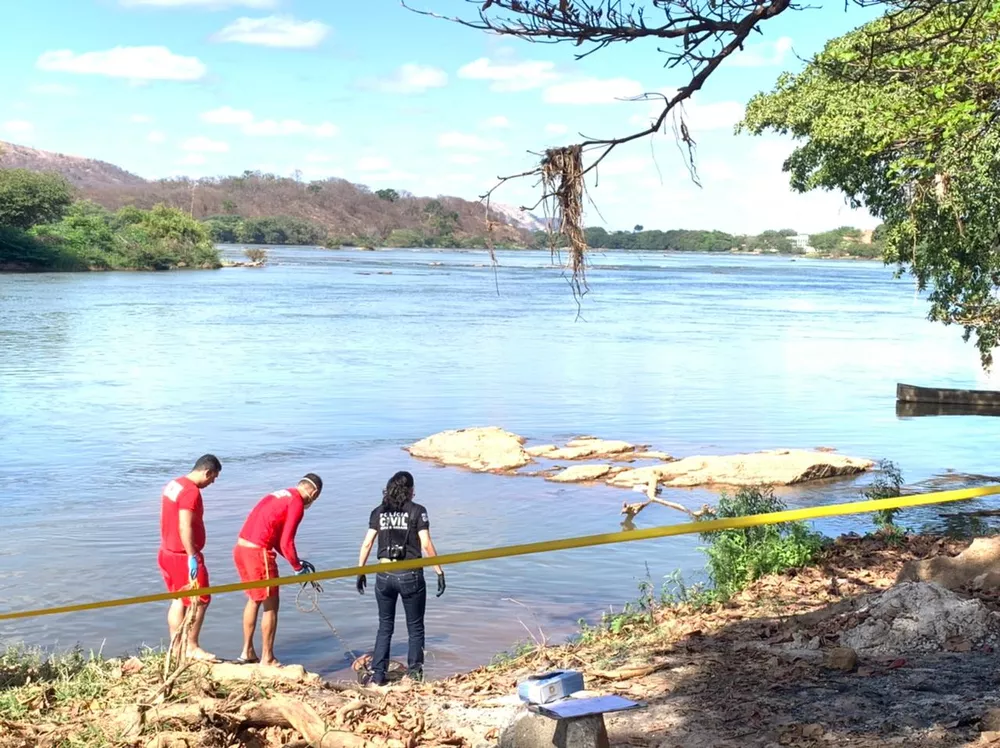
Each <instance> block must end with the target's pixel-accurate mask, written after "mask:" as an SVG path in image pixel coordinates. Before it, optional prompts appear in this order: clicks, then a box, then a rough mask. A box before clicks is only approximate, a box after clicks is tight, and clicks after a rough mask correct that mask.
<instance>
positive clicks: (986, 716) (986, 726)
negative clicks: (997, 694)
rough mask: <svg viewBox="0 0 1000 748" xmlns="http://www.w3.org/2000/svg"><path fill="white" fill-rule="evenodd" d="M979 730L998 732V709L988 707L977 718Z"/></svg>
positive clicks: (999, 717)
mask: <svg viewBox="0 0 1000 748" xmlns="http://www.w3.org/2000/svg"><path fill="white" fill-rule="evenodd" d="M979 730H980V731H981V732H1000V709H990V710H988V711H986V712H984V713H983V716H982V717H980V718H979Z"/></svg>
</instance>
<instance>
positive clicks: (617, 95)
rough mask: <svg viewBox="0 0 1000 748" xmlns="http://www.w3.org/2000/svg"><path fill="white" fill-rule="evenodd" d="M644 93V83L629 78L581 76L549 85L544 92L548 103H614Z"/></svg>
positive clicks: (543, 96)
mask: <svg viewBox="0 0 1000 748" xmlns="http://www.w3.org/2000/svg"><path fill="white" fill-rule="evenodd" d="M640 94H642V84H641V83H639V82H638V81H634V80H631V79H629V78H580V79H578V80H574V81H568V82H566V83H557V84H555V85H553V86H549V87H548V88H546V89H545V92H544V93H543V94H542V99H543V100H544V101H545V102H546V103H548V104H613V103H615V101H617V100H619V99H628V98H631V97H633V96H639V95H640Z"/></svg>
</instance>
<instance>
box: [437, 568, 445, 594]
mask: <svg viewBox="0 0 1000 748" xmlns="http://www.w3.org/2000/svg"><path fill="white" fill-rule="evenodd" d="M444 586H445V585H444V572H443V571H442V572H439V573H438V593H437V595H436V596H435V597H441V595H443V594H444Z"/></svg>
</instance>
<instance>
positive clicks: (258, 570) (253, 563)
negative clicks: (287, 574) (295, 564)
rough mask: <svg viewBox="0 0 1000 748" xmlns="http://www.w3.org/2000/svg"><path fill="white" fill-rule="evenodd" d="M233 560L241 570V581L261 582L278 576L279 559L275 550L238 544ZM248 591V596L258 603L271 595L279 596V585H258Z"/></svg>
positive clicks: (234, 549) (239, 570)
mask: <svg viewBox="0 0 1000 748" xmlns="http://www.w3.org/2000/svg"><path fill="white" fill-rule="evenodd" d="M233 561H234V562H235V563H236V571H237V572H239V575H240V581H241V582H260V581H262V580H264V579H277V578H278V559H277V556H275V555H274V551H269V550H267V549H266V548H247V547H246V546H245V545H237V546H236V547H235V548H233ZM246 592H247V597H249V598H250V599H251V600H253V601H254V602H258V603H260V602H263V601H264V600H266V599H267V598H269V597H277V596H278V588H277V587H258V588H257V589H255V590H247V591H246Z"/></svg>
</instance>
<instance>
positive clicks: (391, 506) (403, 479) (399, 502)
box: [382, 470, 413, 512]
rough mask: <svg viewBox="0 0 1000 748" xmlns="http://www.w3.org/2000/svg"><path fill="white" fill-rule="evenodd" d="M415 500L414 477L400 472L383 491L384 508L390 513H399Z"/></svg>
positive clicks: (402, 471)
mask: <svg viewBox="0 0 1000 748" xmlns="http://www.w3.org/2000/svg"><path fill="white" fill-rule="evenodd" d="M412 498H413V476H412V475H410V474H409V473H408V472H406V471H405V470H400V471H399V472H398V473H396V474H395V475H393V476H392V477H391V478H390V479H389V480H388V482H387V483H386V484H385V490H384V491H382V506H384V507H385V508H386V509H388V510H389V511H390V512H398V511H399V510H400V509H402V508H403V505H404V504H406V502H407V501H410V500H411V499H412Z"/></svg>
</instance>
